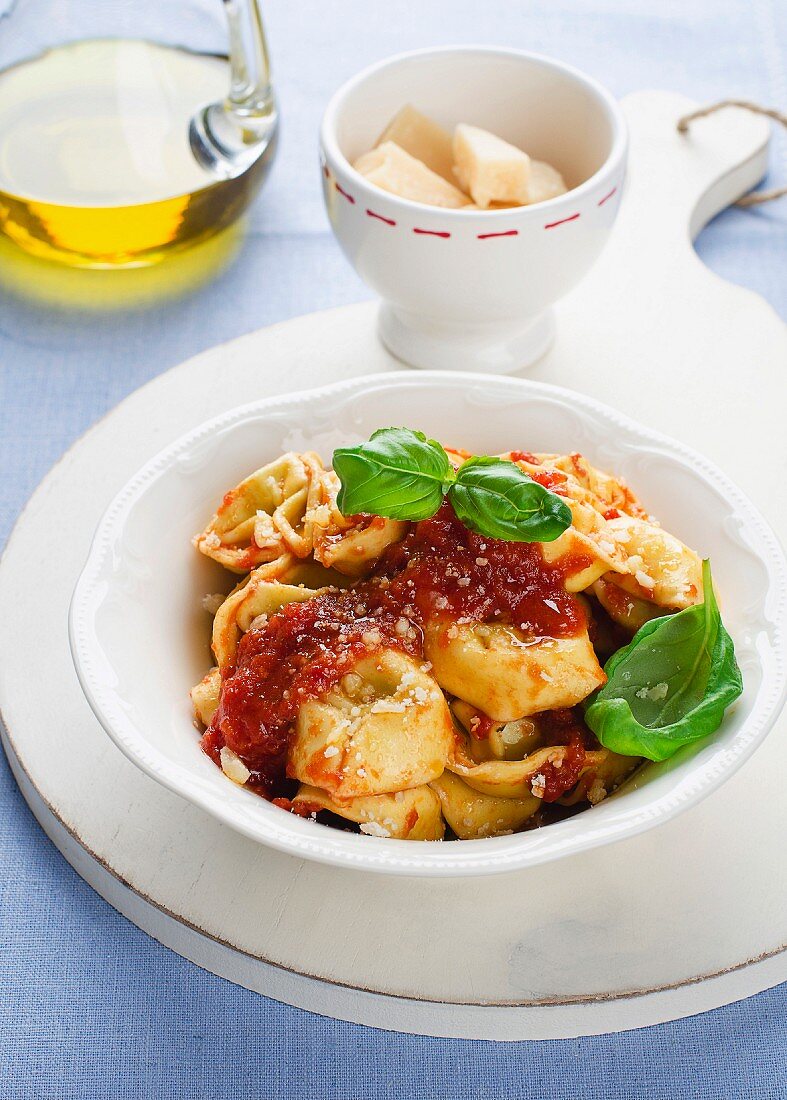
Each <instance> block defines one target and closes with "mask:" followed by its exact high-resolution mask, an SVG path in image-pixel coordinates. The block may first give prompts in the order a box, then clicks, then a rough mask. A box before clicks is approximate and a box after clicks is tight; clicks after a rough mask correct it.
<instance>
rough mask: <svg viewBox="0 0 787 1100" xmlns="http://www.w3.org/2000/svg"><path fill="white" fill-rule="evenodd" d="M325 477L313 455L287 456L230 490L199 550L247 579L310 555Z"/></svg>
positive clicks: (197, 541) (201, 537)
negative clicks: (276, 563)
mask: <svg viewBox="0 0 787 1100" xmlns="http://www.w3.org/2000/svg"><path fill="white" fill-rule="evenodd" d="M324 473H325V471H324V469H323V465H322V462H321V461H320V459H319V458H318V457H317V455H315V454H312V453H311V452H307V453H306V454H295V453H294V452H292V451H291V452H289V453H288V454H285V455H282V456H281V458H278V459H276V461H275V462H271V463H269V464H268V465H267V466H263V467H261V469H259V470H257V471H255V473H253V474H251V476H250V477H247V478H246V479H245V480H244V481H242V482H241V483H240V484H239V485H237V486H236V487H235V488H234V489H231V490H230V491H229V492H228V493H227V494H226V496H225V497H224V499H223V500H222V502H221V505H220V506H219V509H218V511H217V512H216V514H215V515H214V516H213V518H212V519H211V521H210V523H209V524H208V526H207V527H206V528H205V530H204V531H203V532H202V533H201V534H199V535H197V536H196V537H195V540H194V543H195V545H196V547H197V549H198V550H200V551H201V552H202V553H203V554H206V555H207V556H208V557H209V558H213V559H214V560H215V561H218V562H220V563H221V564H222V565H224V566H226V567H227V569H231V570H232V571H233V572H235V573H246V572H248V571H249V570H250V569H253V568H254V567H255V566H257V565H261V564H263V563H264V562H269V561H273V560H274V559H275V558H278V557H281V555H283V554H287V553H289V554H292V555H294V556H295V557H297V558H305V557H307V556H308V555H309V554H310V553H311V552H312V537H311V531H312V525H313V522H314V511H315V509H316V508H317V507H318V506H319V504H320V502H321V499H322V496H323V485H322V475H324Z"/></svg>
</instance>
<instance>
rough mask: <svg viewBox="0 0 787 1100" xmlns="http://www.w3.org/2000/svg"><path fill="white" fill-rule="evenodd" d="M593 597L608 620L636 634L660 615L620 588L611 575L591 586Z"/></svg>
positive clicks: (660, 612)
mask: <svg viewBox="0 0 787 1100" xmlns="http://www.w3.org/2000/svg"><path fill="white" fill-rule="evenodd" d="M593 595H594V596H595V597H596V599H597V600H598V602H599V603H600V604H601V606H602V607H603V608H604V610H605V611H606V613H607V614H608V615H609V617H610V619H612V620H613V621H614V622H616V623H619V624H620V626H622V627H625V629H626V630H629V631H631V633H632V634H636V632H637V631H638V630H639V628H640V627H641V626H644V625H645V623H647V622H649V621H650V620H651V619H653V618H656V617H657V616H659V615H661V614H662V609H661V608H660V607H658V606H657V605H656V604H653V603H650V601H648V600H642V599H640V598H639V596H632V595H631V593H630V592H626V590H625V589H624V588H621V586H620V585H619V584H617V583H616V581H615V580H613V579H612V575H608V576H606V577H601V578H600V580H597V581H596V582H595V584H594V585H593Z"/></svg>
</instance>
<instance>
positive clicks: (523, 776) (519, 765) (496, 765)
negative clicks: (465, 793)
mask: <svg viewBox="0 0 787 1100" xmlns="http://www.w3.org/2000/svg"><path fill="white" fill-rule="evenodd" d="M605 751H606V750H602V751H601V752H600V753H599V752H588V753H586V754H585V761H584V764H583V766H582V770H581V772H580V775H583V774H584V772H585V771H586V770H588V769H590V768H595V767H596V766H597V765H598V764H599V763H600V762H601V758H602V757H603V754H604V752H605ZM570 753H571V748H570V746H567V745H549V746H546V747H545V748H541V749H536V751H535V752H531V753H530V754H529V755H528V756H526V757H525V758H524V759H523V760H486V761H484V762H483V763H481V764H478V763H476V761H475V760H474V759H473V757H472V755H471V753H470V746H469V745H468V743H467V738H465V737H463V736H462V735H461V734H460V735H458V736H457V739H456V742H455V745H454V754H453V757H452V759H451V760H449V762H448V764H447V765H446V767H447V769H448V771H450V772H453V773H454V775H458V776H459V777H460V779H462V780H464V782H465V783H466V784H467V785H468V786H469V787H472V788H473V790H474V791H478V792H479V793H481V794H488V795H491V796H492V797H494V798H523V797H525V796H526V795H528V794H533V793H536V794H537V793H538V778H539V776H541V774H542V772H543V770H544V768H545V767H546V766H547V765H552V766H553V767H554V768H557V769H558V770H559V769H560V768H561V767H562V766H563V764H564V762H565V761H567V760H568V759H569V758H570ZM534 788H535V791H534Z"/></svg>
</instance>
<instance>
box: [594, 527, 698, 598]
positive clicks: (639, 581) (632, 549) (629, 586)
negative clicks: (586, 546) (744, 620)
mask: <svg viewBox="0 0 787 1100" xmlns="http://www.w3.org/2000/svg"><path fill="white" fill-rule="evenodd" d="M609 529H610V531H611V532H612V533H613V534H614V537H615V539H616V540H617V542H618V544H619V545H620V546H621V547H622V548H623V549H624V550H625V552H626V554H627V558H628V574H627V575H618V576H616V577H615V584H618V585H620V587H621V588H623V589H624V590H625V591H626V592H630V593H631V595H632V596H638V597H639V598H640V599H645V600H650V601H651V602H652V603H655V604H658V605H659V607H668V608H671V609H674V610H676V611H682V610H683V609H684V608H686V607H691V606H692V604H695V603H699V602H700V601H701V600H702V561H701V560H700V557H699V555H698V554H695V553H694V551H693V550H689V548H688V546H684V544H683V543H682V542H681V541H680V539H677V538H675V536H674V535H670V534H669V533H668V532H667V531H664V530H663V529H662V528H661V527H657V526H655V524H653V523H646V522H645V521H644V520H641V519H635V518H633V517H631V516H621V517H620V518H619V519H614V520H611V521H610V523H609Z"/></svg>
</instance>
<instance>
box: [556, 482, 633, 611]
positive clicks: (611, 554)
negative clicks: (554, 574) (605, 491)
mask: <svg viewBox="0 0 787 1100" xmlns="http://www.w3.org/2000/svg"><path fill="white" fill-rule="evenodd" d="M567 503H568V505H569V507H570V509H571V515H572V519H573V522H572V524H571V526H570V527H568V528H566V530H565V531H564V532H563V534H562V535H559V536H558V537H557V538H556V539H554V541H553V542H545V543H542V544H541V553H542V555H543V558H544V561H545V562H548V563H550V564H552V563H559V562H563V563H564V564H565V566H566V571H565V572H566V580H565V586H566V591H567V592H583V591H584V590H585V589H586V588H589V587H590V585H591V584H593V582H594V581H597V580H598V579H599V577H602V576H603V575H604V574H605V573H608V572H610V571H613V572H624V571H625V569H626V555H625V553H624V551H623V550H622V549H621V547H620V546H619V545H618V544H617V542H616V541H615V539H614V536H612V535H611V534H610V531H609V524H608V522H607V521H606V520H605V519H604V517H603V516H602V515H601V514H600V513H599V512H597V511H596V509H595V508H593V507H591V506H590V505H589V504H587V503H585V502H583V501H577V500H571V499H569V500H568V501H567Z"/></svg>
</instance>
